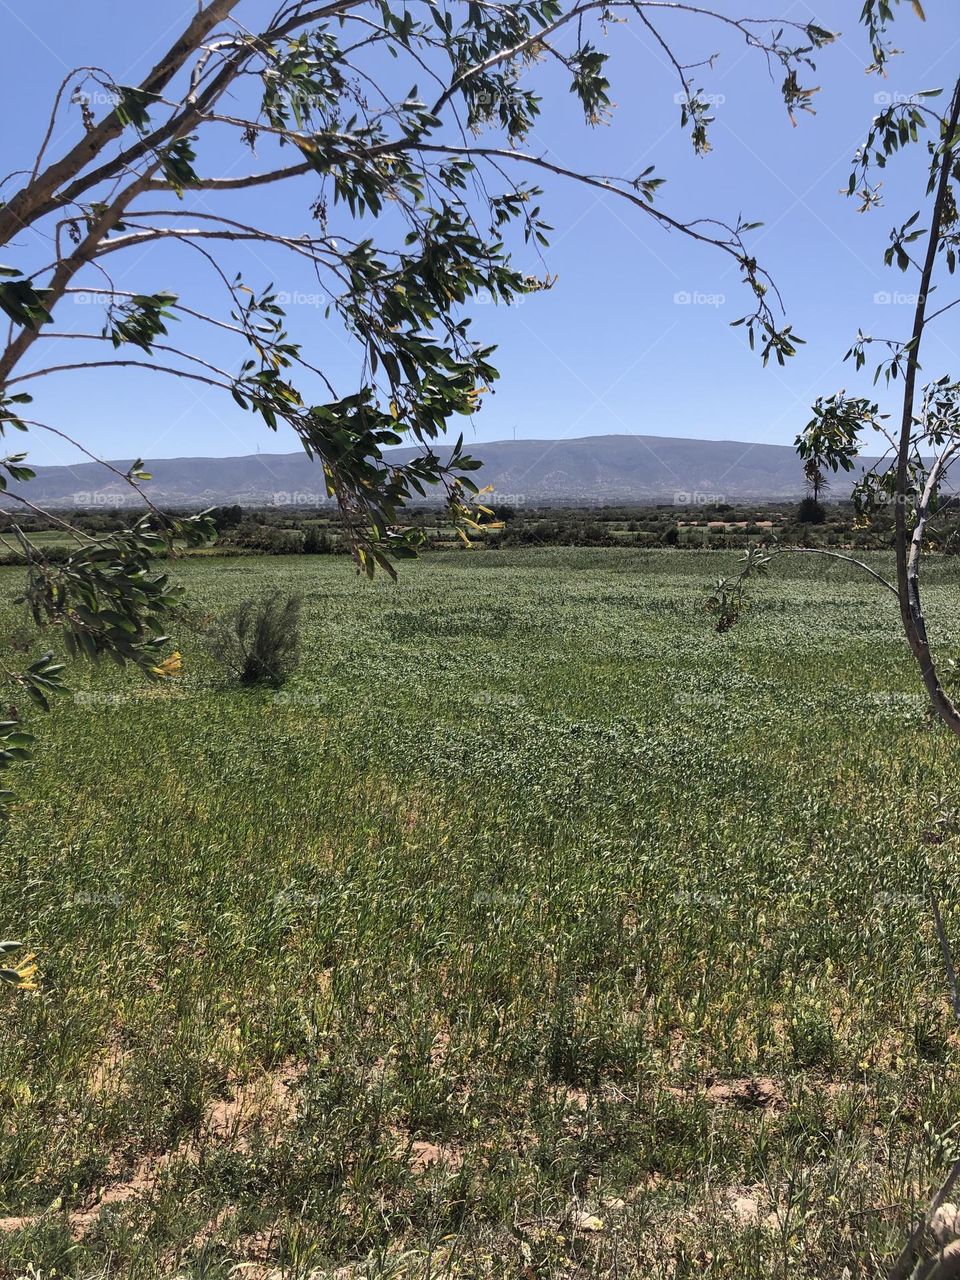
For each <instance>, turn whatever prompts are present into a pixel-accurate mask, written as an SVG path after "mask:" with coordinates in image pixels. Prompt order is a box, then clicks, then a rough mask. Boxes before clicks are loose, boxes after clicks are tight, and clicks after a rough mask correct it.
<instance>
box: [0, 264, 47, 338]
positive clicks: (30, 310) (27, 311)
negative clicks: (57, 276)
mask: <svg viewBox="0 0 960 1280" xmlns="http://www.w3.org/2000/svg"><path fill="white" fill-rule="evenodd" d="M0 277H5V278H4V279H2V280H0V310H3V311H4V312H5V313H6V314H7V315H8V316H9V318H10V319H11V320H12V321H13V323H14V324H19V325H22V326H23V327H24V328H25V329H39V328H40V326H41V325H42V324H49V323H50V322H51V320H52V319H53V317H52V316H51V315H50V312H49V311H48V310H47V307H46V304H47V301H48V300H49V298H50V290H49V289H38V288H36V287H35V285H34V284H33V282H32V281H31V280H30V279H29V278H26V277H23V275H22V273H21V272H20V271H17V270H16V268H14V267H0Z"/></svg>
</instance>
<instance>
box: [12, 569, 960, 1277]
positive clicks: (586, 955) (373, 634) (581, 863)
mask: <svg viewBox="0 0 960 1280" xmlns="http://www.w3.org/2000/svg"><path fill="white" fill-rule="evenodd" d="M733 562H734V557H733V556H732V555H729V556H725V555H721V554H711V553H699V552H679V553H669V552H651V553H640V552H636V551H618V550H598V551H563V550H544V551H522V552H516V553H511V552H478V553H476V554H468V553H463V554H454V553H450V554H437V555H433V556H429V557H427V558H425V559H424V560H422V561H421V562H418V563H415V564H413V565H411V566H409V567H406V566H405V567H404V568H403V569H402V573H401V579H400V582H399V584H398V585H396V586H394V585H391V584H390V583H389V582H388V581H386V580H382V581H379V580H378V581H376V582H374V583H372V584H370V583H367V582H366V581H362V580H358V579H357V578H356V577H355V576H354V575H353V573H352V572H351V568H350V565H349V562H348V561H347V560H345V559H344V558H340V557H320V558H298V559H297V560H296V561H292V560H290V559H286V560H280V559H266V558H265V559H256V558H249V557H248V558H245V559H242V560H241V559H236V560H232V559H220V560H208V561H200V560H195V561H187V562H184V563H183V564H182V565H179V566H176V573H177V576H179V577H180V578H181V579H182V580H183V581H184V582H185V583H186V584H187V585H188V587H189V590H190V593H191V597H192V599H193V600H194V601H195V602H196V603H197V605H198V606H199V607H200V608H202V609H203V610H206V611H208V612H210V613H216V612H218V611H220V610H223V609H225V608H226V607H227V606H229V605H230V604H231V603H233V602H236V601H237V600H239V599H241V598H242V597H244V596H247V595H253V594H256V593H257V592H259V591H260V590H262V589H264V588H266V587H269V586H272V585H280V586H284V587H286V586H288V585H289V586H290V587H292V588H296V589H298V590H301V591H302V592H303V595H304V615H305V637H304V660H303V663H302V666H301V668H300V670H299V671H298V672H297V674H296V675H295V676H294V677H293V679H292V680H291V681H290V682H289V683H288V684H287V685H286V686H285V687H284V688H283V689H282V690H281V691H280V692H279V693H276V692H274V691H272V690H269V689H264V690H253V691H251V690H242V689H240V688H238V687H237V686H234V685H231V684H230V683H229V681H228V680H227V678H226V677H225V676H224V675H223V674H222V673H221V672H219V671H218V670H217V668H216V667H215V666H214V665H213V663H212V660H211V659H210V658H209V657H207V656H206V654H205V652H204V647H203V644H202V642H201V640H200V639H199V638H198V637H197V636H196V635H195V634H194V633H191V632H189V631H186V630H184V631H183V632H182V633H181V634H180V635H178V643H179V644H180V647H181V649H182V651H183V655H184V671H183V675H182V676H181V677H180V679H179V680H177V681H176V682H170V683H168V684H166V685H163V686H154V685H147V684H145V683H144V682H143V680H142V679H139V678H138V677H136V676H135V675H134V674H132V673H131V674H130V675H129V676H128V675H127V674H126V673H123V672H117V671H116V670H115V669H114V668H112V667H110V668H105V669H103V670H90V669H79V670H78V671H77V672H76V673H75V686H76V688H77V690H78V692H77V695H76V697H74V698H73V699H63V700H61V701H59V702H58V703H57V705H56V708H55V711H54V713H53V715H52V716H51V717H49V718H47V719H45V720H43V722H42V724H40V725H39V726H38V724H37V721H38V720H39V719H40V717H39V716H38V715H33V716H31V727H32V728H38V727H39V728H40V729H41V730H42V738H41V741H40V744H39V748H38V750H37V753H36V755H35V759H34V761H33V762H32V763H31V764H29V765H26V766H23V767H19V768H18V769H17V770H16V771H15V776H14V774H13V773H11V774H10V780H11V785H13V786H14V787H15V788H16V789H17V791H18V794H19V796H20V803H19V805H18V807H17V809H16V812H15V815H14V820H13V825H12V828H11V830H10V832H9V835H8V837H7V839H6V841H5V843H4V845H3V849H2V855H0V856H2V859H3V876H2V881H0V932H4V933H6V934H7V935H11V934H13V935H22V936H23V937H24V939H25V940H26V941H27V942H28V944H29V947H30V949H31V950H33V951H35V952H36V953H37V957H38V962H39V964H40V969H41V973H42V983H41V990H40V991H39V992H38V993H36V994H33V995H31V994H16V993H14V994H8V995H7V996H6V997H4V998H3V1001H2V1004H0V1117H2V1142H0V1170H2V1175H0V1219H2V1220H0V1275H3V1276H19V1275H29V1276H31V1277H42V1278H43V1280H48V1278H50V1277H54V1276H56V1277H60V1276H70V1277H94V1276H97V1277H99V1276H110V1277H112V1278H113V1277H115V1278H117V1280H126V1278H127V1277H136V1278H137V1280H156V1277H158V1276H174V1275H176V1276H181V1277H188V1276H189V1277H196V1278H198V1280H199V1278H200V1277H204V1278H205V1280H206V1278H209V1280H213V1278H214V1277H216V1278H219V1277H226V1276H228V1275H236V1276H245V1277H264V1276H269V1275H274V1276H277V1277H280V1276H282V1277H285V1278H286V1277H290V1278H291V1280H293V1278H297V1280H300V1278H301V1277H302V1278H305V1277H307V1276H322V1275H326V1274H331V1275H332V1274H333V1272H334V1271H337V1274H338V1276H340V1277H341V1278H342V1277H352V1276H355V1275H356V1276H369V1277H374V1276H376V1277H379V1276H383V1277H387V1276H391V1277H406V1276H409V1277H414V1276H416V1277H424V1278H426V1277H428V1276H429V1277H442V1276H463V1277H471V1278H472V1277H476V1278H478V1280H479V1278H481V1277H486V1276H498V1277H499V1276H503V1277H513V1278H515V1280H520V1278H523V1280H547V1278H549V1277H560V1276H610V1277H611V1278H612V1277H615V1276H616V1277H624V1276H636V1277H644V1278H647V1277H655V1278H658V1277H663V1278H664V1280H666V1278H667V1277H670V1278H671V1280H674V1278H681V1277H694V1276H697V1277H699V1276H709V1277H713V1278H717V1277H724V1278H727V1277H729V1280H769V1278H770V1277H787V1276H789V1277H817V1280H831V1278H836V1280H839V1278H840V1277H841V1276H847V1277H860V1276H875V1275H879V1274H881V1268H882V1265H883V1264H884V1262H887V1261H889V1259H890V1257H891V1256H892V1255H893V1254H894V1253H896V1252H897V1251H898V1250H899V1248H900V1245H901V1244H902V1242H903V1240H904V1238H905V1235H906V1232H907V1229H908V1225H909V1224H910V1222H911V1221H912V1218H913V1215H914V1213H915V1212H916V1210H917V1207H918V1204H919V1202H920V1201H921V1200H925V1198H926V1195H927V1193H928V1191H929V1188H930V1187H931V1185H932V1184H934V1183H935V1182H936V1181H938V1180H939V1177H940V1176H941V1174H942V1171H943V1169H944V1166H945V1164H946V1163H947V1162H948V1161H949V1159H950V1158H951V1157H952V1153H953V1149H954V1142H955V1139H954V1137H952V1136H951V1134H952V1133H953V1127H954V1126H955V1125H956V1122H957V1118H958V1116H960V1076H958V1073H957V1066H958V1062H960V1052H958V1048H960V1046H958V1037H957V1028H956V1026H955V1024H954V1022H953V1019H952V1015H951V1013H950V1008H949V1000H948V994H947V989H946V980H945V976H944V969H943V963H942V960H941V957H940V954H939V950H938V947H937V942H936V937H935V935H934V933H933V929H932V926H931V922H930V912H929V908H928V906H927V903H926V900H925V894H926V893H927V892H928V891H929V890H930V889H931V888H933V889H934V890H935V891H936V893H937V894H938V895H939V897H940V899H941V903H942V910H943V913H944V920H945V923H946V927H947V930H948V932H949V933H950V935H951V937H952V938H953V939H954V940H956V942H957V943H958V945H960V886H958V877H957V850H958V842H960V800H958V797H957V784H956V779H957V763H958V760H960V754H958V753H960V746H958V745H957V744H956V743H955V741H954V740H953V739H951V738H950V737H949V735H948V734H947V732H946V731H945V730H943V729H941V728H939V727H937V726H935V725H932V724H931V723H930V722H929V721H928V719H927V717H926V714H925V711H924V701H923V698H922V697H921V696H920V694H919V686H918V683H917V681H916V679H915V677H914V673H913V670H912V669H911V666H910V664H909V661H908V657H907V655H906V653H905V647H904V644H903V642H902V640H901V638H900V631H899V621H898V617H897V613H896V603H895V602H894V601H893V599H892V597H886V596H885V595H884V594H883V593H882V592H881V591H880V590H879V589H878V588H877V587H876V586H875V585H873V584H871V583H870V582H869V581H867V580H865V579H864V580H861V579H859V578H857V577H856V576H854V571H853V570H850V569H848V568H846V567H845V566H842V565H841V566H833V565H827V564H826V563H825V562H823V561H806V560H803V559H802V558H801V557H785V558H784V563H783V564H781V565H779V566H777V571H776V572H775V573H774V574H773V576H772V577H771V579H770V580H768V581H767V582H765V583H763V584H761V585H760V587H759V588H758V590H757V595H756V601H755V606H754V608H753V609H752V610H751V612H750V614H749V616H748V617H746V618H745V620H744V621H743V623H742V624H741V626H740V627H738V628H737V629H735V630H734V631H733V632H731V633H730V634H728V635H726V636H722V637H721V636H717V635H716V634H715V633H714V632H713V631H712V629H711V626H710V623H709V620H708V619H707V618H706V617H705V616H704V615H703V613H702V611H700V609H699V605H700V604H701V603H702V600H703V598H704V596H705V595H706V594H707V593H708V591H709V588H710V585H711V581H712V579H713V578H715V576H716V574H717V573H718V572H719V571H721V570H722V569H724V568H730V567H732V564H733ZM19 578H20V575H19V573H18V571H17V570H4V571H3V572H2V577H0V583H2V589H3V592H4V594H5V596H7V597H9V596H11V595H12V594H13V588H14V585H15V584H16V583H17V582H18V581H19ZM958 605H960V574H958V573H957V572H956V571H954V570H953V568H952V565H951V564H950V563H944V564H942V565H941V566H935V567H934V570H933V575H932V585H931V587H930V589H929V612H930V615H931V618H932V622H933V626H934V634H936V635H938V636H939V637H941V642H942V643H943V645H944V646H945V647H946V648H947V649H948V650H949V649H952V648H953V647H958V648H960V622H958V617H960V613H958ZM6 607H7V609H8V615H9V616H10V617H12V606H6ZM242 1263H245V1264H249V1265H248V1266H246V1267H245V1268H244V1269H242V1270H237V1269H236V1268H237V1267H238V1264H242Z"/></svg>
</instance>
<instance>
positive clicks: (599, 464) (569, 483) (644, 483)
mask: <svg viewBox="0 0 960 1280" xmlns="http://www.w3.org/2000/svg"><path fill="white" fill-rule="evenodd" d="M468 448H469V452H470V453H471V454H472V455H473V456H474V457H476V458H478V459H480V460H481V461H482V462H483V466H482V468H481V470H480V471H478V472H474V473H473V475H472V478H473V479H474V480H475V481H476V482H477V483H478V484H480V485H481V486H486V485H491V486H492V487H493V494H492V500H493V501H494V502H499V503H501V504H509V505H512V506H518V507H521V506H527V505H534V506H535V505H551V504H556V505H576V504H578V503H580V504H584V505H590V504H598V505H599V504H617V503H621V504H625V503H640V504H642V503H653V502H673V503H676V504H677V505H683V506H690V505H706V504H707V503H709V502H738V501H744V500H761V499H789V498H796V497H799V496H800V495H801V494H802V493H803V491H804V483H803V470H802V466H801V463H800V461H799V459H798V458H797V455H796V453H795V452H794V450H793V449H792V448H791V447H790V446H789V445H778V444H749V443H746V442H744V441H736V440H697V439H686V438H681V437H671V436H639V435H637V436H634V435H604V436H584V437H580V438H577V439H570V440H565V439H559V440H497V441H493V442H489V443H482V444H475V445H472V446H468ZM416 452H417V450H416V449H413V448H402V449H392V450H390V451H389V453H388V457H389V458H390V460H391V461H403V460H406V459H408V458H410V457H412V456H414V454H415V453H416ZM437 452H438V453H439V454H440V455H441V456H443V455H445V454H446V453H448V452H449V447H447V446H441V447H439V448H438V450H437ZM131 464H132V459H125V460H120V461H116V462H113V463H112V464H111V465H113V466H114V467H116V468H117V469H118V470H120V471H125V470H126V469H127V468H129V467H130V466H131ZM145 465H146V468H147V470H148V471H150V473H151V474H152V476H153V479H152V480H151V481H149V482H148V483H147V484H146V485H145V486H144V487H145V489H146V491H147V492H148V493H149V495H150V497H151V499H152V500H153V501H154V502H156V503H157V504H158V505H159V506H170V507H191V508H197V507H206V506H216V505H218V504H221V503H226V502H239V503H241V504H243V505H246V506H265V505H275V506H318V505H321V504H322V503H323V502H324V485H323V472H322V469H321V467H320V466H319V465H318V464H317V463H316V462H312V461H311V460H310V459H309V458H308V457H307V456H306V454H304V453H258V454H248V455H247V456H245V457H237V458H157V459H155V460H151V459H149V458H148V459H147V460H146V464H145ZM36 470H37V478H36V479H35V480H33V481H31V482H30V483H29V485H26V486H20V487H19V489H15V490H14V491H15V492H23V493H24V494H27V495H29V498H30V501H31V502H34V503H38V504H39V505H41V506H43V505H47V506H59V507H65V506H70V507H83V506H88V507H93V506H123V505H130V504H131V502H132V501H133V500H134V499H135V497H136V495H135V494H133V493H132V491H131V490H130V488H129V486H127V485H125V484H124V482H123V481H122V480H121V479H120V478H119V477H118V476H116V475H114V474H112V473H111V472H109V471H107V470H106V468H104V467H103V466H101V465H100V464H99V463H94V462H85V463H78V464H77V465H76V466H70V467H63V466H57V467H37V468H36ZM850 487H851V478H850V477H849V476H841V477H839V478H837V479H836V480H835V482H834V486H833V488H832V489H831V490H830V492H831V494H833V495H834V496H836V497H846V496H847V495H848V494H849V492H850Z"/></svg>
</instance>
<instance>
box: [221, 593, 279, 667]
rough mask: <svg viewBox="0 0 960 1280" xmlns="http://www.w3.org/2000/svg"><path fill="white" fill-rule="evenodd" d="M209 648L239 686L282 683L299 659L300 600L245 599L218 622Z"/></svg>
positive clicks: (271, 595)
mask: <svg viewBox="0 0 960 1280" xmlns="http://www.w3.org/2000/svg"><path fill="white" fill-rule="evenodd" d="M211 648H212V650H213V653H214V656H215V657H216V658H217V659H218V660H219V661H220V662H222V663H223V665H224V666H225V667H226V668H227V669H228V670H229V671H231V672H233V674H234V675H235V676H236V677H237V679H238V680H239V681H240V683H241V684H272V685H281V684H283V682H284V681H285V680H286V678H287V676H289V675H290V673H291V672H292V671H293V669H294V668H295V667H296V665H297V662H298V661H299V658H300V597H299V596H296V595H284V594H283V593H282V592H280V591H271V592H269V593H268V594H267V595H265V596H261V597H260V599H259V600H244V601H243V603H242V604H240V605H239V606H238V608H236V609H234V610H233V612H232V613H230V614H227V615H226V616H225V617H223V618H221V619H220V620H219V621H218V622H217V624H216V625H215V627H214V629H213V632H212V635H211Z"/></svg>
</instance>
